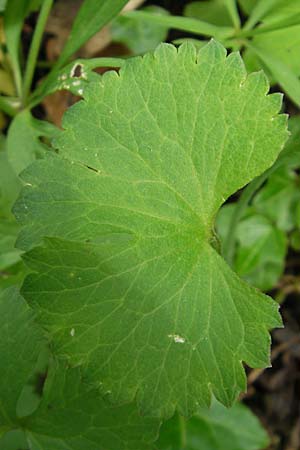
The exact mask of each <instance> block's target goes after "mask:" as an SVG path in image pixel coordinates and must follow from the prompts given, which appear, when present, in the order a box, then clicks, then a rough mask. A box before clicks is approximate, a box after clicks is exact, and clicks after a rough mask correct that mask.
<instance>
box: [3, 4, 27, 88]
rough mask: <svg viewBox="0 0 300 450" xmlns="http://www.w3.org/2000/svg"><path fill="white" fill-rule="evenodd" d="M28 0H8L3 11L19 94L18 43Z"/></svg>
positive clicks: (7, 42) (7, 43) (6, 37)
mask: <svg viewBox="0 0 300 450" xmlns="http://www.w3.org/2000/svg"><path fill="white" fill-rule="evenodd" d="M30 5H31V1H30V0H9V1H8V2H7V4H6V5H5V11H4V32H5V39H6V45H7V48H8V52H9V57H10V60H11V65H12V69H13V73H14V76H15V83H16V87H17V91H18V93H19V94H20V92H21V67H20V58H19V56H20V54H19V53H20V43H21V39H20V37H21V31H22V27H23V21H24V19H25V17H26V15H27V13H28V12H29V9H30Z"/></svg>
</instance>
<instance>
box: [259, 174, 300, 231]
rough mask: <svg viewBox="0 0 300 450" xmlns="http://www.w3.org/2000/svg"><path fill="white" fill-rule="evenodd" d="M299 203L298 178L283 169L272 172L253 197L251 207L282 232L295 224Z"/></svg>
mask: <svg viewBox="0 0 300 450" xmlns="http://www.w3.org/2000/svg"><path fill="white" fill-rule="evenodd" d="M299 201H300V189H299V176H298V175H296V173H295V172H293V171H291V170H289V169H287V168H286V167H283V168H281V169H279V170H277V171H276V172H274V173H273V174H272V175H271V176H270V178H269V179H268V182H267V184H266V186H264V187H263V189H261V190H260V192H259V193H258V194H257V195H256V196H255V198H254V201H253V206H254V208H255V209H256V211H258V212H259V213H261V214H264V215H265V216H267V217H268V218H269V219H271V220H272V221H273V223H275V224H276V225H277V227H278V228H279V229H281V230H283V231H291V230H292V228H293V227H294V226H295V224H296V216H295V211H296V209H295V208H296V205H297V203H298V202H299Z"/></svg>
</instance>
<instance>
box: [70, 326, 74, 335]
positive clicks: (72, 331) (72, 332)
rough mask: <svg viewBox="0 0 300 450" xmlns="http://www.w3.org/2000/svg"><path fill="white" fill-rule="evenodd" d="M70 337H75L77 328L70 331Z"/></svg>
mask: <svg viewBox="0 0 300 450" xmlns="http://www.w3.org/2000/svg"><path fill="white" fill-rule="evenodd" d="M70 335H71V337H74V336H75V328H72V330H71V331H70Z"/></svg>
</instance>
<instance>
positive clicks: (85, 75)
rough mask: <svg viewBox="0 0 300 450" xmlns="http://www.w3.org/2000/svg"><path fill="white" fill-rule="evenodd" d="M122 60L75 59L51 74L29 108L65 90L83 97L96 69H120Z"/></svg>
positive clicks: (40, 87)
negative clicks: (54, 93)
mask: <svg viewBox="0 0 300 450" xmlns="http://www.w3.org/2000/svg"><path fill="white" fill-rule="evenodd" d="M123 64H124V59H122V58H91V59H77V60H75V61H72V62H71V63H70V64H67V65H66V66H65V67H64V68H63V69H60V70H57V71H54V72H51V73H50V74H49V75H48V77H47V78H46V79H45V81H44V82H43V83H41V84H40V86H39V87H38V88H37V89H36V90H35V92H34V94H33V95H32V96H31V98H30V108H32V107H33V106H35V105H37V104H39V103H40V102H41V101H42V100H43V98H44V97H46V96H47V95H50V94H52V93H53V92H56V91H59V90H63V89H65V90H67V91H70V92H72V93H73V94H74V95H79V96H81V97H82V96H83V92H84V88H85V87H86V85H87V83H90V82H91V81H93V80H95V76H96V74H95V73H94V72H93V70H94V69H96V68H97V67H98V68H99V67H116V68H118V67H121V66H122V65H123Z"/></svg>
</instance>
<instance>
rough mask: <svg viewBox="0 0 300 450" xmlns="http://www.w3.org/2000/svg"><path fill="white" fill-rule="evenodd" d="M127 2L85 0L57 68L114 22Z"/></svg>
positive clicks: (123, 0)
mask: <svg viewBox="0 0 300 450" xmlns="http://www.w3.org/2000/svg"><path fill="white" fill-rule="evenodd" d="M127 2H128V0H102V1H101V2H95V1H94V0H84V1H83V3H82V5H81V8H80V10H79V12H78V14H77V16H76V18H75V21H74V24H73V26H72V30H71V33H70V36H69V38H68V41H67V43H66V45H65V47H64V49H63V51H62V53H61V55H60V57H59V60H58V63H57V65H56V67H61V66H62V65H64V64H65V63H66V62H68V60H69V58H70V56H72V55H73V53H75V52H76V51H77V50H78V49H79V48H80V47H81V46H82V45H83V44H84V43H85V42H86V41H87V40H88V39H90V38H91V37H92V36H93V35H94V34H95V33H97V31H100V30H101V28H103V27H104V25H106V24H107V23H108V22H109V21H110V20H112V19H113V18H114V17H115V16H116V15H117V14H118V13H119V12H120V11H121V9H122V8H123V7H124V6H125V5H126V3H127Z"/></svg>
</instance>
